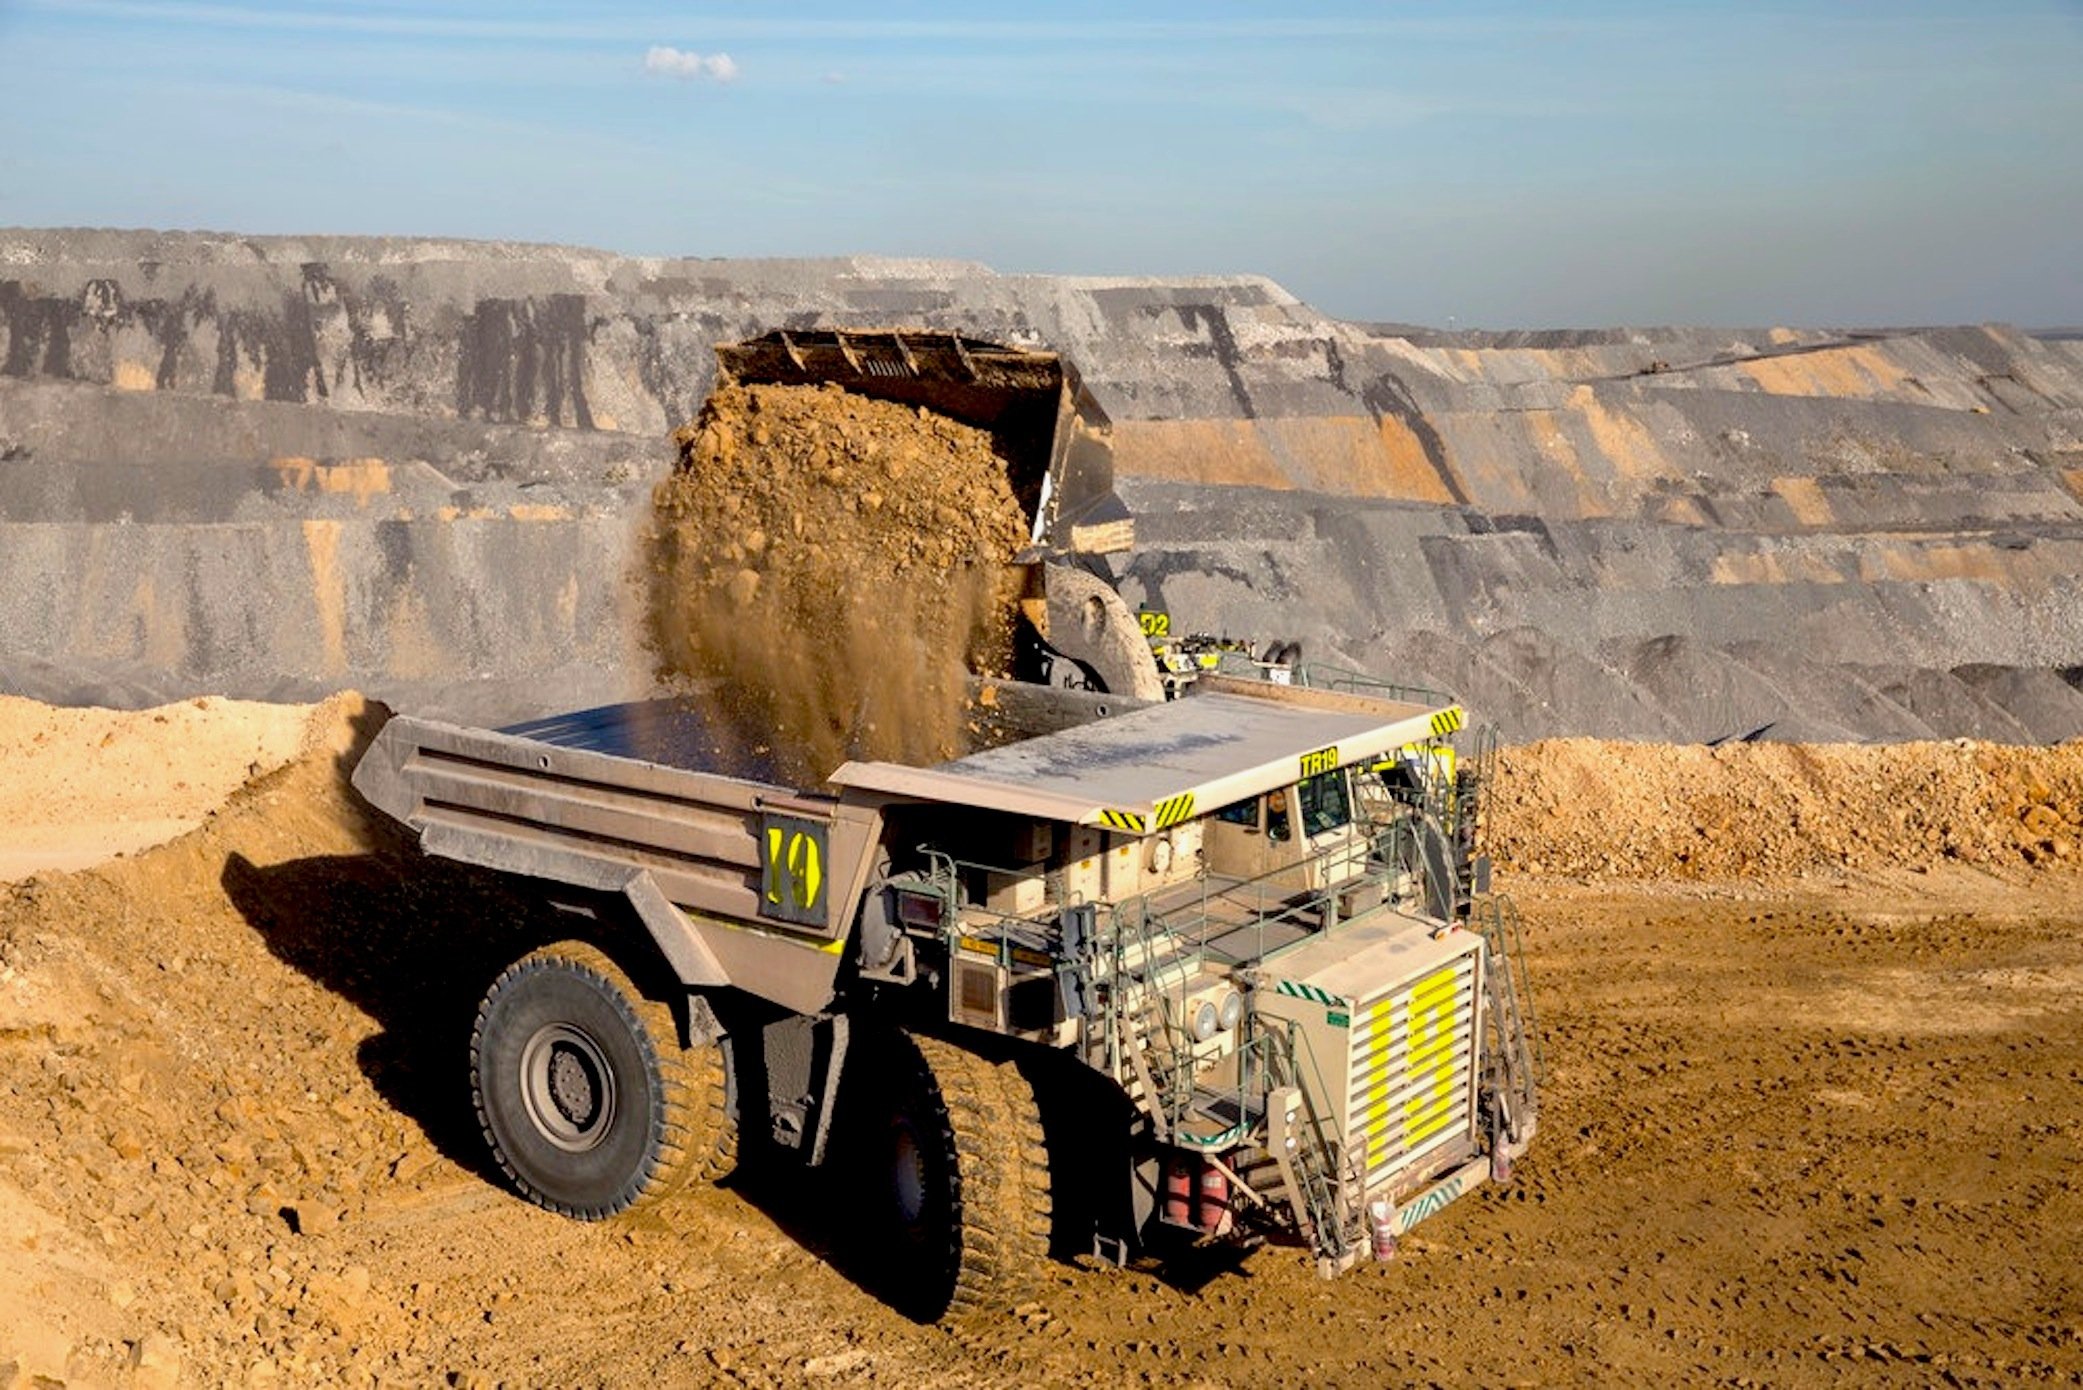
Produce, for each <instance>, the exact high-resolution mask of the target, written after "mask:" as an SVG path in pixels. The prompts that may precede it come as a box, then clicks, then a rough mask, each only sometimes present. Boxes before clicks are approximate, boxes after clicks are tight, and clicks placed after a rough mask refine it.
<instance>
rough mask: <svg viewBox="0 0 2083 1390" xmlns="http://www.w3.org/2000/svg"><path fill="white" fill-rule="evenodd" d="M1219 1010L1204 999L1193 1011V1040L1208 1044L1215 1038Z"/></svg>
mask: <svg viewBox="0 0 2083 1390" xmlns="http://www.w3.org/2000/svg"><path fill="white" fill-rule="evenodd" d="M1216 1015H1217V1010H1216V1008H1215V1005H1214V1004H1212V1003H1210V1002H1209V1001H1208V1000H1206V999H1203V1000H1201V1001H1200V1003H1198V1004H1196V1005H1195V1006H1194V1010H1193V1040H1194V1041H1195V1042H1206V1041H1208V1039H1210V1038H1212V1037H1214V1036H1215V1031H1216V1022H1217V1017H1216Z"/></svg>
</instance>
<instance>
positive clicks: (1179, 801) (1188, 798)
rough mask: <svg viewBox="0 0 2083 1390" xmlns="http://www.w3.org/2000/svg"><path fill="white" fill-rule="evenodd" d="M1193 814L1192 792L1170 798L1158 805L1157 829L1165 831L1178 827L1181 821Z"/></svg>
mask: <svg viewBox="0 0 2083 1390" xmlns="http://www.w3.org/2000/svg"><path fill="white" fill-rule="evenodd" d="M1192 814H1193V793H1192V792H1181V793H1179V794H1178V795H1177V796H1168V797H1166V798H1165V799H1164V800H1162V801H1160V802H1158V803H1157V807H1156V822H1157V828H1158V829H1159V830H1163V829H1165V828H1166V827H1168V826H1174V825H1177V824H1178V823H1179V822H1180V821H1183V820H1185V819H1186V818H1187V817H1189V816H1191V815H1192Z"/></svg>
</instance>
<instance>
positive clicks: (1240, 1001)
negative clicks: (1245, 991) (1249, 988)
mask: <svg viewBox="0 0 2083 1390" xmlns="http://www.w3.org/2000/svg"><path fill="white" fill-rule="evenodd" d="M1243 1017H1244V996H1243V995H1241V994H1239V993H1237V991H1235V990H1231V991H1230V992H1229V993H1228V994H1225V995H1223V996H1222V1004H1221V1006H1220V1007H1219V1008H1218V1009H1217V1010H1216V1019H1215V1021H1216V1022H1217V1023H1218V1024H1219V1025H1221V1026H1222V1027H1224V1028H1234V1027H1236V1026H1237V1023H1238V1021H1239V1020H1240V1019H1242V1018H1243Z"/></svg>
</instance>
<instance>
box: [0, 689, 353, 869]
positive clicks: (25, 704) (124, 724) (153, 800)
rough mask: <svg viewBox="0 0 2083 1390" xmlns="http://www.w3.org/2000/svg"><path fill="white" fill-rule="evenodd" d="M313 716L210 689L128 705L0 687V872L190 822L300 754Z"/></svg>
mask: <svg viewBox="0 0 2083 1390" xmlns="http://www.w3.org/2000/svg"><path fill="white" fill-rule="evenodd" d="M310 716H311V710H310V707H309V706H306V705H267V704H258V703H255V702H252V701H248V700H222V699H217V698H215V697H213V696H205V697H203V698H201V699H196V700H184V701H182V702H181V703H179V704H175V705H164V706H161V707H160V708H158V709H148V710H135V711H133V710H107V709H59V708H54V707H53V706H50V705H46V704H40V703H38V702H37V701H34V700H23V699H18V698H16V697H14V696H7V695H0V767H5V769H6V776H5V777H4V778H0V826H5V827H6V835H5V838H4V840H0V883H4V882H7V881H8V880H10V879H16V878H21V877H23V876H24V875H27V874H32V873H35V872H38V871H39V870H49V869H77V868H84V867H86V866H87V865H89V864H95V863H99V862H100V861H101V860H104V859H108V858H111V857H112V856H114V855H118V854H130V853H135V852H136V851H138V850H141V849H144V848H146V847H147V846H150V845H156V844H161V843H163V842H165V841H167V840H170V839H172V838H173V837H174V836H176V835H179V834H181V833H182V832H183V831H187V830H192V829H194V828H195V826H196V825H198V824H200V823H201V821H202V818H203V816H204V815H206V814H207V813H208V812H210V811H211V810H213V809H214V808H216V807H217V806H218V805H220V804H222V802H223V801H224V798H225V797H227V796H229V795H230V794H231V792H232V790H233V788H235V787H237V786H238V785H239V784H240V783H241V782H244V781H245V780H246V779H247V778H249V777H252V776H255V775H257V774H259V773H262V772H268V771H272V770H273V769H275V768H277V767H280V766H281V765H282V764H283V763H285V762H287V761H289V759H291V758H292V757H294V756H296V753H297V750H298V747H299V745H300V744H301V743H302V741H303V739H304V736H305V731H306V728H307V727H308V725H309V722H310ZM83 750H91V752H90V753H89V754H88V755H87V756H83V755H82V754H83Z"/></svg>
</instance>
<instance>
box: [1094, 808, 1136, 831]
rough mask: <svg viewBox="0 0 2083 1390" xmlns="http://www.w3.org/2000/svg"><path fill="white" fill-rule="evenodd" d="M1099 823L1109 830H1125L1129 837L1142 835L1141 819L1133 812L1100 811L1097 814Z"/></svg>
mask: <svg viewBox="0 0 2083 1390" xmlns="http://www.w3.org/2000/svg"><path fill="white" fill-rule="evenodd" d="M1099 823H1100V824H1101V825H1104V826H1106V827H1108V828H1109V829H1111V830H1126V831H1127V832H1128V833H1129V834H1131V835H1140V834H1142V833H1143V818H1142V817H1141V816H1139V815H1137V814H1136V813H1135V812H1134V811H1115V810H1108V809H1102V810H1101V811H1100V813H1099Z"/></svg>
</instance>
